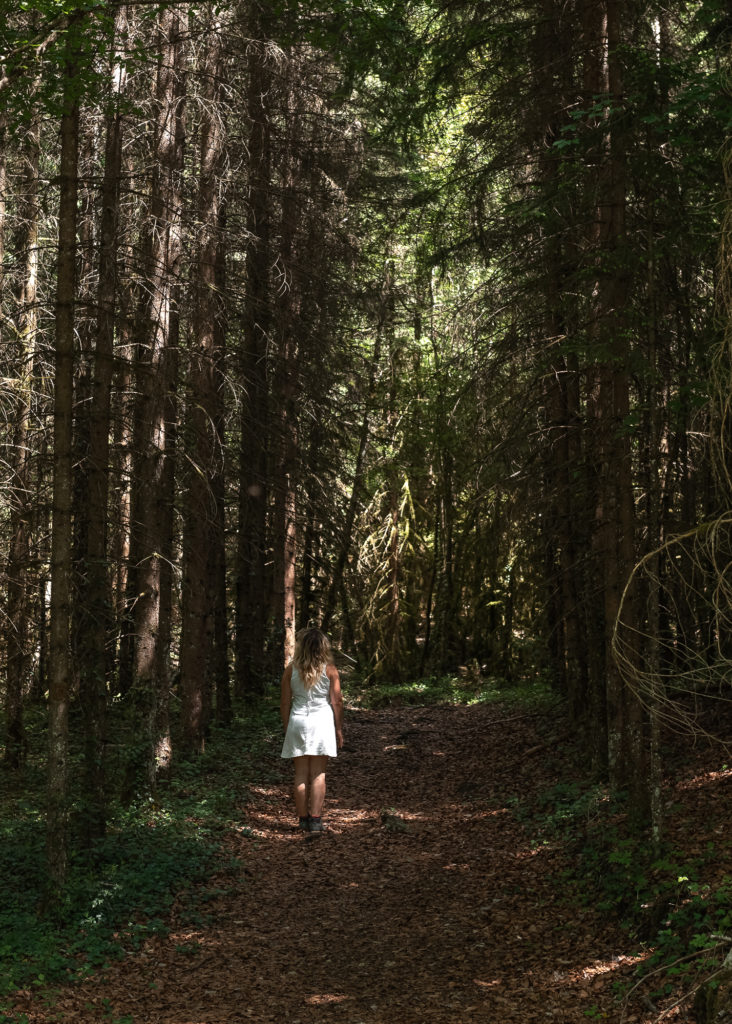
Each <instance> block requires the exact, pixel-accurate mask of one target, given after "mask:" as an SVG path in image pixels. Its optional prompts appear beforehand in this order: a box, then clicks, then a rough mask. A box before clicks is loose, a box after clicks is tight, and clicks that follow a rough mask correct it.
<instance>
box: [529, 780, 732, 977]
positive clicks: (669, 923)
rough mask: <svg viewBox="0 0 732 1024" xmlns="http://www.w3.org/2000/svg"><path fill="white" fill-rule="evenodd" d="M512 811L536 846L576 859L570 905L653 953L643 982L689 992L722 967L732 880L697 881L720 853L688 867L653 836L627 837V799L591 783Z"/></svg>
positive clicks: (730, 923) (569, 881) (569, 785)
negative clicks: (559, 849)
mask: <svg viewBox="0 0 732 1024" xmlns="http://www.w3.org/2000/svg"><path fill="white" fill-rule="evenodd" d="M512 806H513V810H514V814H515V815H516V817H517V818H518V819H519V820H520V821H521V822H522V824H523V825H524V827H525V828H526V829H527V830H528V831H529V832H530V833H531V834H532V835H533V836H534V841H535V842H536V843H537V844H540V845H550V844H553V843H561V844H562V845H563V846H565V848H568V849H569V850H570V851H572V852H573V854H574V857H573V865H572V867H571V868H570V869H569V871H568V872H567V873H566V874H565V876H564V884H565V891H566V893H567V896H568V898H569V899H571V900H573V901H576V902H578V903H581V904H583V905H587V906H593V907H596V908H597V909H599V910H600V911H601V912H603V913H604V914H606V915H608V916H609V917H613V918H615V919H616V920H618V921H619V922H620V923H621V925H622V926H623V927H624V928H625V929H626V930H627V931H628V932H629V934H630V935H631V936H632V937H633V938H635V939H636V940H637V941H639V942H641V943H644V944H649V945H650V946H651V947H652V949H653V952H652V955H651V956H650V957H648V958H646V959H645V960H644V961H643V963H642V965H641V967H640V968H639V973H640V974H641V975H644V976H645V975H650V974H654V975H655V974H657V976H658V978H660V979H661V981H660V982H658V984H659V985H661V986H664V985H665V986H670V985H671V984H672V983H674V984H676V983H678V982H679V980H682V981H683V983H684V985H685V986H687V987H688V986H690V985H691V984H692V983H693V982H694V980H695V979H697V980H698V979H701V978H703V977H705V976H706V975H707V974H708V973H709V971H710V970H712V969H713V968H715V967H716V966H718V964H719V959H720V957H719V950H720V936H724V935H728V934H729V931H730V928H732V878H730V877H729V876H726V877H725V878H724V879H723V880H722V881H721V882H720V883H718V884H716V885H715V886H714V887H712V886H709V885H705V886H701V885H699V884H697V883H695V882H694V881H693V879H695V878H698V877H699V876H700V874H701V873H702V870H703V868H704V865H705V863H707V862H709V863H714V862H715V860H716V859H717V858H718V856H719V851H717V850H716V849H713V848H712V847H711V846H710V847H709V848H708V849H707V850H706V851H705V853H704V855H703V856H702V857H697V858H695V859H693V860H690V859H689V857H688V856H687V855H686V854H684V852H683V850H679V849H676V848H674V847H673V846H672V845H671V844H670V843H666V844H664V845H663V846H662V848H661V849H655V848H654V845H653V843H652V842H651V841H650V839H649V837H648V836H646V835H638V834H637V833H633V832H632V831H631V830H630V829H629V827H628V820H627V817H626V813H625V812H626V807H625V803H624V799H623V798H622V797H621V798H617V799H611V798H610V797H609V795H608V793H607V791H606V788H605V787H604V786H603V785H599V784H596V783H590V782H587V781H577V780H575V781H562V782H559V783H557V784H556V785H554V786H551V787H550V788H548V789H546V790H544V791H543V792H541V793H540V794H539V795H538V796H537V797H536V798H535V800H534V802H533V804H528V803H527V801H526V800H525V799H522V800H521V801H519V800H517V799H515V800H514V801H513V802H512ZM722 945H723V946H726V945H728V943H727V942H725V943H724V944H722ZM664 991H665V990H664ZM656 994H657V995H658V994H661V993H660V990H659V992H658V993H656Z"/></svg>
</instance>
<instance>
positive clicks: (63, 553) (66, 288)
mask: <svg viewBox="0 0 732 1024" xmlns="http://www.w3.org/2000/svg"><path fill="white" fill-rule="evenodd" d="M79 30H80V29H79V28H78V27H77V31H79ZM64 74H65V78H64V110H63V114H62V116H61V166H60V176H59V177H60V198H59V215H58V268H57V277H56V304H55V311H56V342H55V363H54V370H55V374H54V385H55V391H54V404H53V410H54V419H53V525H52V533H51V624H50V652H49V653H50V666H49V696H48V708H49V729H48V814H47V832H46V850H47V858H48V875H49V881H50V884H51V890H52V896H57V895H58V893H59V891H60V889H61V887H62V886H63V883H64V881H65V878H66V868H67V834H66V833H67V817H68V712H69V687H70V680H71V647H70V640H71V638H70V586H71V573H72V520H71V499H72V492H73V473H72V413H73V395H74V296H75V292H76V224H77V191H78V161H79V150H78V145H79V109H78V104H77V101H76V100H75V99H71V98H70V97H71V96H72V89H73V75H74V67H73V64H72V63H71V62H69V65H68V66H67V67H66V69H65V73H64Z"/></svg>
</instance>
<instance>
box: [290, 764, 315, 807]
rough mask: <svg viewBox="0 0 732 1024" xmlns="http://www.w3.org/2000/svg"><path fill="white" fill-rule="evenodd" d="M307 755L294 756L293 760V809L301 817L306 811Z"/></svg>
mask: <svg viewBox="0 0 732 1024" xmlns="http://www.w3.org/2000/svg"><path fill="white" fill-rule="evenodd" d="M310 760H312V759H311V758H309V757H294V758H293V761H294V762H295V787H294V793H295V810H296V811H297V813H298V815H299V816H300V817H301V818H305V817H307V813H308V762H309V761H310Z"/></svg>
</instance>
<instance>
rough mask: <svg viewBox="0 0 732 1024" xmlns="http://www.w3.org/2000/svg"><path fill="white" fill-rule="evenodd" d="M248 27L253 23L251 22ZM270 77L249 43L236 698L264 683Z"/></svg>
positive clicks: (256, 49) (258, 48)
mask: <svg viewBox="0 0 732 1024" xmlns="http://www.w3.org/2000/svg"><path fill="white" fill-rule="evenodd" d="M255 31H256V29H255ZM272 89H273V82H272V77H271V75H270V74H269V73H268V69H267V67H266V53H265V48H264V46H263V45H260V44H257V46H254V47H252V50H251V54H250V61H249V83H248V93H247V112H248V115H249V118H250V119H251V125H250V131H249V144H248V153H249V181H248V186H249V196H248V199H249V202H248V207H247V235H248V237H249V238H250V239H251V241H250V247H249V251H248V256H247V274H246V295H245V306H244V323H243V329H244V350H243V357H242V368H241V371H242V378H243V381H244V386H245V393H244V396H243V400H242V416H241V441H240V444H241V447H240V454H239V522H238V535H237V536H238V543H237V554H236V564H237V568H236V681H235V691H236V695H237V697H239V698H243V697H246V698H249V697H254V696H256V695H257V694H259V693H261V692H263V688H264V647H265V627H266V622H267V614H268V609H269V601H268V593H267V573H266V569H265V555H266V544H267V541H266V525H267V505H268V473H267V463H268V447H269V400H268V382H267V346H268V344H269V341H270V335H271V329H272V323H271V321H272V308H271V297H270V288H271V265H272V248H271V233H272V209H271V205H272V197H271V180H270V179H271V173H272V148H271V147H272V142H271V135H270V119H271V116H272V115H271V112H270V109H269V105H268V104H269V102H270V100H269V98H270V95H271V91H272Z"/></svg>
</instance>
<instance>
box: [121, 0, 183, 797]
mask: <svg viewBox="0 0 732 1024" xmlns="http://www.w3.org/2000/svg"><path fill="white" fill-rule="evenodd" d="M159 42H160V51H161V54H162V58H161V63H160V66H159V69H158V74H157V80H156V84H155V99H156V103H157V121H156V128H155V141H154V149H153V181H152V191H151V196H150V214H149V223H150V235H149V241H148V247H149V255H148V260H147V275H146V276H147V291H148V296H149V298H148V299H147V300H146V302H145V306H144V310H143V314H142V324H141V329H142V330H143V331H144V333H145V336H146V341H145V343H144V344H143V345H142V346H141V347H140V350H139V356H138V364H137V373H138V384H137V390H138V399H137V403H136V430H135V434H136V438H135V455H136V461H137V467H136V472H135V487H136V493H135V495H134V499H133V514H132V528H133V534H132V554H131V560H132V563H133V565H134V567H135V573H134V586H135V594H136V604H135V649H134V660H133V689H134V690H135V693H136V697H137V699H138V701H139V702H140V706H141V708H142V709H143V714H144V717H145V720H146V730H147V754H146V763H145V765H144V771H145V778H144V779H143V780H141V781H143V783H144V784H146V785H147V787H148V788H149V789H150V790H154V788H155V784H156V780H157V775H158V772H159V771H165V770H166V769H167V768H168V766H169V763H170V759H171V742H170V727H169V721H168V701H169V678H168V674H169V673H168V670H169V666H168V658H169V638H170V608H171V592H170V588H171V575H170V562H171V555H172V550H171V547H172V503H171V497H172V490H171V488H172V483H173V480H172V472H173V468H174V461H173V459H174V422H175V419H174V411H175V409H174V406H175V364H176V352H177V343H178V325H179V319H178V291H179V284H178V274H179V269H180V267H179V264H180V258H181V196H180V182H179V176H180V172H181V170H182V166H183V99H184V95H185V91H184V79H183V73H182V66H183V34H182V24H181V19H180V16H179V14H178V13H177V12H176V11H175V10H166V11H165V12H164V13H163V15H162V17H161V19H160V27H159Z"/></svg>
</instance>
